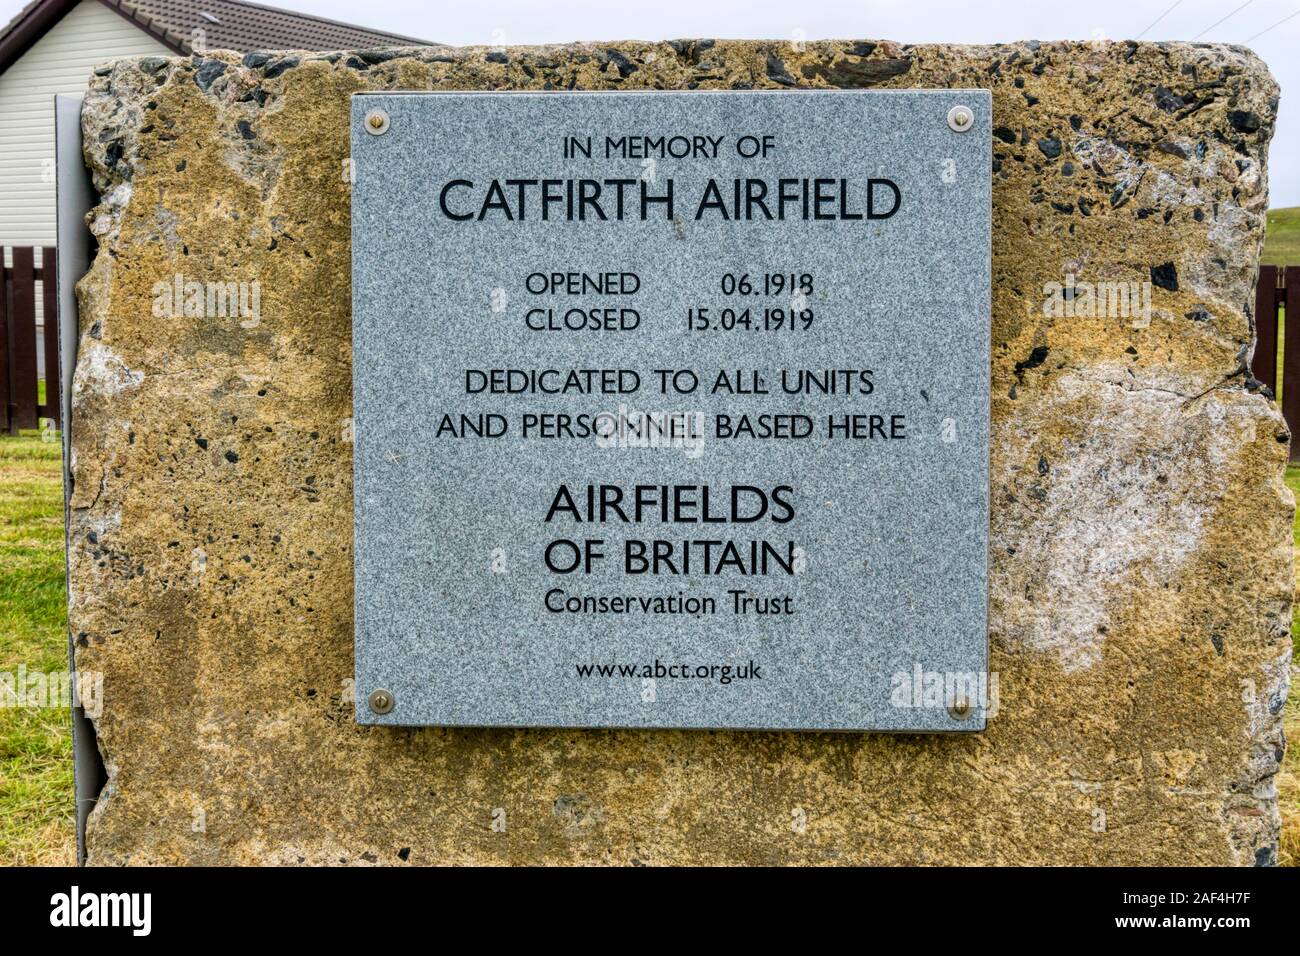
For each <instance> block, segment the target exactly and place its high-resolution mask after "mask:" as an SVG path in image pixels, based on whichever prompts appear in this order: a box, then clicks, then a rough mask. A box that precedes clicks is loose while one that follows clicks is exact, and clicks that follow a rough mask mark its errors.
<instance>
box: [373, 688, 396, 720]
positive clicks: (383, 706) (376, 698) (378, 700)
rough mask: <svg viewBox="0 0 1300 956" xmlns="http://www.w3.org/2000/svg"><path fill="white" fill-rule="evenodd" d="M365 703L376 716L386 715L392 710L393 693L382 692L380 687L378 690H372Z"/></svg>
mask: <svg viewBox="0 0 1300 956" xmlns="http://www.w3.org/2000/svg"><path fill="white" fill-rule="evenodd" d="M367 702H368V703H369V704H370V709H371V710H373V711H374V712H375V713H376V714H386V713H388V712H389V711H390V710H392V709H393V704H394V700H393V692H392V691H389V690H384V689H383V688H382V687H381V688H379V690H372V691H371V692H370V697H369V698H367Z"/></svg>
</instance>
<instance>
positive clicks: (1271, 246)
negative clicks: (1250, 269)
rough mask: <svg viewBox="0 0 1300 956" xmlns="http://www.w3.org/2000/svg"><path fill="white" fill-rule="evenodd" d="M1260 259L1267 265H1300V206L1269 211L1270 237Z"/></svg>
mask: <svg viewBox="0 0 1300 956" xmlns="http://www.w3.org/2000/svg"><path fill="white" fill-rule="evenodd" d="M1259 261H1260V262H1262V263H1263V264H1264V265H1266V266H1300V206H1292V207H1291V208H1290V209H1270V210H1269V211H1268V237H1267V239H1266V240H1265V242H1264V255H1263V256H1262V257H1261V258H1260V260H1259Z"/></svg>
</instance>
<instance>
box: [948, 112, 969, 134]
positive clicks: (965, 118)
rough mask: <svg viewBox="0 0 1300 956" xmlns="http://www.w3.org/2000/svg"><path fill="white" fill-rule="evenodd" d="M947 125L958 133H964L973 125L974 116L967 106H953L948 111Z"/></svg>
mask: <svg viewBox="0 0 1300 956" xmlns="http://www.w3.org/2000/svg"><path fill="white" fill-rule="evenodd" d="M948 125H949V126H951V127H952V128H953V129H954V130H956V131H957V132H958V133H964V132H966V131H967V130H969V129H970V128H971V127H972V126H974V125H975V114H974V113H972V112H971V111H970V107H969V106H954V107H953V108H952V109H950V110H949V111H948Z"/></svg>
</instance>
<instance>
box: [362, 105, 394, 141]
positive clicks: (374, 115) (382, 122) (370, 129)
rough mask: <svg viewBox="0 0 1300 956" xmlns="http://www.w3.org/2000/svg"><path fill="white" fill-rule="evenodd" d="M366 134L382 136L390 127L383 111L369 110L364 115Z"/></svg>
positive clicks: (386, 115)
mask: <svg viewBox="0 0 1300 956" xmlns="http://www.w3.org/2000/svg"><path fill="white" fill-rule="evenodd" d="M365 125H366V132H367V133H369V134H370V135H371V136H383V135H384V134H385V133H387V132H388V127H389V126H390V125H391V124H390V122H389V119H388V114H387V113H386V112H384V111H383V110H371V111H370V112H369V113H367V114H366V120H365Z"/></svg>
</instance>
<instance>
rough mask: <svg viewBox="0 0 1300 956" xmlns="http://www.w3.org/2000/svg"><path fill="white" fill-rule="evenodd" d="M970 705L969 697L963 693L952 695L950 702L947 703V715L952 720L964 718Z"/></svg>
mask: <svg viewBox="0 0 1300 956" xmlns="http://www.w3.org/2000/svg"><path fill="white" fill-rule="evenodd" d="M970 712H971V706H970V698H969V697H967V696H966V695H965V694H962V695H961V696H960V697H954V698H953V701H952V703H951V704H949V705H948V715H949V716H950V717H952V719H953V720H965V719H966V718H967V717H969V716H970Z"/></svg>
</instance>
